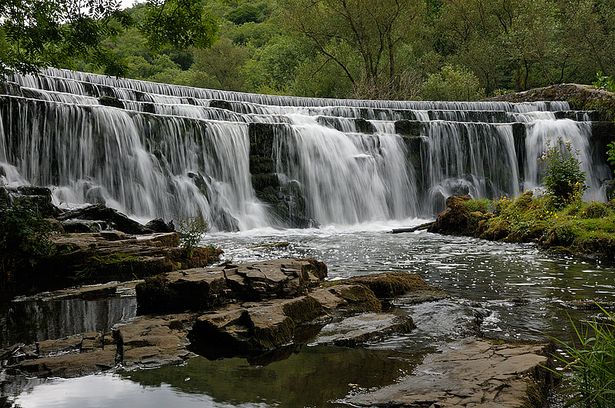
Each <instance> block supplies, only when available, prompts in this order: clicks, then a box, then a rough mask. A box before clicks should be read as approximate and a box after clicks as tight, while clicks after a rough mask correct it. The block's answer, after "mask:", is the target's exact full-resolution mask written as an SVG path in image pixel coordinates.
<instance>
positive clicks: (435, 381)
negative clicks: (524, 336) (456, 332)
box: [346, 338, 548, 408]
mask: <svg viewBox="0 0 615 408" xmlns="http://www.w3.org/2000/svg"><path fill="white" fill-rule="evenodd" d="M544 350H545V346H544V345H540V344H531V345H523V344H496V343H491V342H489V341H486V340H479V339H475V338H469V339H465V340H461V341H458V342H455V343H451V344H447V345H446V346H444V347H443V348H442V349H441V350H440V352H439V353H435V354H429V355H427V356H426V357H425V359H424V361H423V363H422V364H421V365H419V366H418V367H416V368H415V370H414V372H413V373H412V374H411V375H409V376H407V377H404V378H402V379H401V380H400V381H399V382H398V383H396V384H393V385H390V386H387V387H384V388H381V389H379V390H376V391H368V392H365V393H360V394H357V395H353V396H350V397H349V398H347V400H346V402H347V403H349V404H352V405H353V406H360V407H392V406H395V407H430V406H431V407H440V408H447V407H451V408H452V407H510V408H513V407H520V406H524V403H526V402H527V400H528V393H529V392H530V391H532V389H533V381H544V380H545V379H547V378H548V376H546V375H545V372H546V370H544V369H543V368H541V366H542V365H543V364H546V362H547V357H545V356H544V355H543V352H544ZM540 402H541V403H542V402H544V401H540ZM538 406H540V405H538Z"/></svg>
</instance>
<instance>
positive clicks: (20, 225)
mask: <svg viewBox="0 0 615 408" xmlns="http://www.w3.org/2000/svg"><path fill="white" fill-rule="evenodd" d="M52 233H53V228H52V227H51V225H50V223H49V222H47V221H46V220H45V219H44V218H42V217H41V215H40V214H39V212H38V211H37V210H35V209H33V208H29V207H26V206H23V205H14V206H11V207H0V280H2V279H4V280H9V281H10V279H11V275H12V274H13V273H15V272H16V271H18V270H21V269H24V268H29V267H32V266H33V265H34V264H35V262H36V261H37V260H38V258H40V257H42V256H46V255H50V254H51V253H52V252H53V249H54V246H53V244H52V243H51V240H50V237H51V234H52ZM0 283H2V282H0ZM0 286H2V285H0Z"/></svg>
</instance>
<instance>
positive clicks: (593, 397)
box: [556, 307, 615, 408]
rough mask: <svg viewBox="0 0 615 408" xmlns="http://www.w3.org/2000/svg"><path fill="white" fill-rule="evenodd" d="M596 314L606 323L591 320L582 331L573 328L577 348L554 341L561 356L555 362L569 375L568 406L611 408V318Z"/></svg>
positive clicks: (614, 360) (614, 398) (614, 393)
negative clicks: (569, 394)
mask: <svg viewBox="0 0 615 408" xmlns="http://www.w3.org/2000/svg"><path fill="white" fill-rule="evenodd" d="M600 310H601V311H602V313H603V314H604V316H605V317H606V321H599V320H597V319H594V320H593V321H591V322H587V323H586V324H585V325H584V327H583V328H579V327H578V326H577V325H573V328H574V331H575V335H576V339H575V340H574V341H575V342H576V343H577V344H567V343H565V342H562V341H558V343H560V344H562V345H563V350H564V352H565V355H564V356H556V358H557V359H558V360H559V361H560V362H562V363H563V364H564V368H565V369H568V370H570V372H571V373H572V383H571V385H572V390H571V391H572V393H573V399H572V400H571V401H569V403H568V405H573V404H580V405H581V406H585V407H595V408H607V407H609V408H610V407H614V406H615V316H614V315H613V314H611V313H609V312H607V311H606V310H604V309H603V308H601V307H600ZM566 355H567V356H566Z"/></svg>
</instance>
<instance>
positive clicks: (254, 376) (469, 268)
mask: <svg viewBox="0 0 615 408" xmlns="http://www.w3.org/2000/svg"><path fill="white" fill-rule="evenodd" d="M420 222H422V220H406V221H405V222H403V223H399V222H397V223H374V224H362V225H359V226H355V227H341V226H329V227H323V228H320V229H297V230H294V229H285V230H276V229H272V228H267V229H259V230H251V231H245V232H238V233H214V234H209V235H207V236H206V237H205V238H204V239H203V243H204V244H206V245H209V244H212V245H218V246H220V247H222V248H223V249H224V251H225V253H224V260H226V261H231V262H241V261H252V260H264V259H271V258H279V257H313V258H316V259H319V260H322V261H324V262H325V263H326V264H327V265H328V267H329V277H328V279H340V278H345V277H349V276H354V275H363V274H370V273H374V272H382V271H405V272H413V273H418V274H420V275H421V276H423V277H424V278H425V279H426V280H427V281H428V282H430V283H432V284H434V285H436V286H439V287H441V288H442V289H444V290H446V291H447V292H448V293H450V295H451V297H450V298H449V299H445V300H440V301H436V302H428V303H423V304H419V305H412V304H408V303H407V302H404V298H403V297H402V298H399V299H396V300H395V301H394V303H393V305H391V307H392V308H398V309H401V310H404V311H406V312H408V313H410V314H411V316H412V317H413V319H414V321H415V323H416V325H417V329H415V330H414V331H413V332H412V333H410V334H408V335H403V336H400V335H397V336H392V337H390V338H386V339H384V340H383V341H379V342H377V343H372V344H368V346H367V347H366V348H365V349H349V348H341V347H333V346H321V345H315V344H308V345H306V346H303V347H300V348H297V349H294V350H291V351H289V353H288V356H287V358H285V359H281V360H278V361H273V362H270V363H269V364H264V363H263V364H262V365H250V364H248V362H247V361H246V360H245V359H239V358H232V359H223V360H215V361H209V360H207V359H205V358H201V357H199V358H195V359H192V360H190V361H188V362H187V363H186V364H185V365H183V366H172V367H163V368H159V369H153V370H141V371H129V372H123V371H121V370H120V371H117V372H115V373H113V374H100V375H93V376H87V377H82V378H77V379H47V380H40V379H37V380H33V379H21V380H12V381H11V382H5V383H4V385H2V388H1V389H0V390H1V392H2V393H3V394H4V395H5V397H4V398H5V399H7V400H8V401H10V402H9V406H10V404H11V403H14V404H15V406H19V407H23V408H29V407H39V406H45V407H79V408H84V407H100V406H131V407H167V406H178V407H192V406H195V407H196V406H199V407H203V406H208V407H277V406H280V407H299V406H313V407H321V406H347V405H346V404H344V398H345V397H346V396H348V395H350V394H351V393H355V392H361V391H364V390H367V389H371V388H373V387H380V386H384V385H387V384H391V383H393V382H394V381H395V380H396V379H398V378H400V377H401V376H403V375H404V374H406V373H408V372H410V371H411V370H412V368H413V367H414V366H415V365H416V364H417V363H418V362H420V361H421V359H422V357H423V356H424V355H425V353H427V352H429V351H433V350H434V349H435V348H437V346H438V345H439V344H443V343H446V342H450V341H453V340H455V339H459V338H463V337H468V336H477V335H480V336H484V337H487V338H494V339H503V340H519V341H534V340H538V341H541V340H549V339H551V338H560V339H570V336H571V322H572V321H574V322H579V321H580V320H583V319H586V318H591V317H594V316H596V315H597V314H598V312H597V311H596V309H595V308H594V307H592V305H593V302H594V301H595V302H600V303H602V304H604V305H607V306H611V305H613V304H615V285H614V284H613V282H615V280H614V277H615V268H612V267H606V266H602V265H600V264H596V263H592V262H587V261H583V260H580V259H578V258H572V257H568V256H562V255H556V254H552V253H546V252H544V251H542V250H540V249H538V248H537V247H536V246H534V245H531V244H522V245H520V244H507V243H501V242H490V241H484V240H478V239H472V238H466V237H450V236H440V235H435V234H430V233H427V232H417V233H407V234H396V235H393V234H390V233H389V231H390V230H391V228H393V227H397V226H400V225H402V224H403V225H410V224H418V223H420ZM125 302H128V303H126V305H127V306H126V307H127V310H129V311H128V312H125V313H127V315H124V316H122V315H121V314H119V315H118V314H117V312H113V313H116V314H115V315H114V316H116V317H114V318H110V317H109V316H107V317H106V320H105V321H104V322H98V325H102V326H105V325H111V324H113V323H114V322H115V321H114V320H117V319H127V318H130V313H131V312H130V310H132V309H131V307H132V306H130V305H131V304H132V303H130V298H128V300H125ZM105 307H107V309H108V310H114V309H113V308H110V307H109V306H108V305H106V306H105ZM86 309H87V308H86ZM75 310H77V311H78V310H79V309H78V308H75V307H74V308H73V311H75ZM90 313H91V312H90ZM110 313H111V312H110ZM103 314H104V313H103ZM93 315H96V313H94V314H93ZM67 316H69V315H67ZM69 318H70V319H73V321H80V318H79V316H75V315H72V316H71V317H66V319H69ZM64 326H66V327H70V322H68V324H64ZM94 326H96V324H95V325H94ZM79 328H81V325H80V326H79ZM67 330H68V329H67ZM0 382H2V379H1V378H0ZM0 401H2V400H0Z"/></svg>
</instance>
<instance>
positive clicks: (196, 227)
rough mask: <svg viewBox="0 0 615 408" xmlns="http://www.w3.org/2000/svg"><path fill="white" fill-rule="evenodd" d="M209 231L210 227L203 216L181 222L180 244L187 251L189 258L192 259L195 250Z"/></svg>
mask: <svg viewBox="0 0 615 408" xmlns="http://www.w3.org/2000/svg"><path fill="white" fill-rule="evenodd" d="M208 230H209V225H208V224H207V221H205V219H204V218H203V217H202V216H198V217H193V218H185V219H183V220H181V221H180V222H179V243H180V245H181V247H182V248H184V249H185V250H186V256H187V257H188V258H192V254H193V252H194V248H196V247H198V246H199V243H200V242H201V237H202V236H203V234H205V233H206V232H207V231H208Z"/></svg>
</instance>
